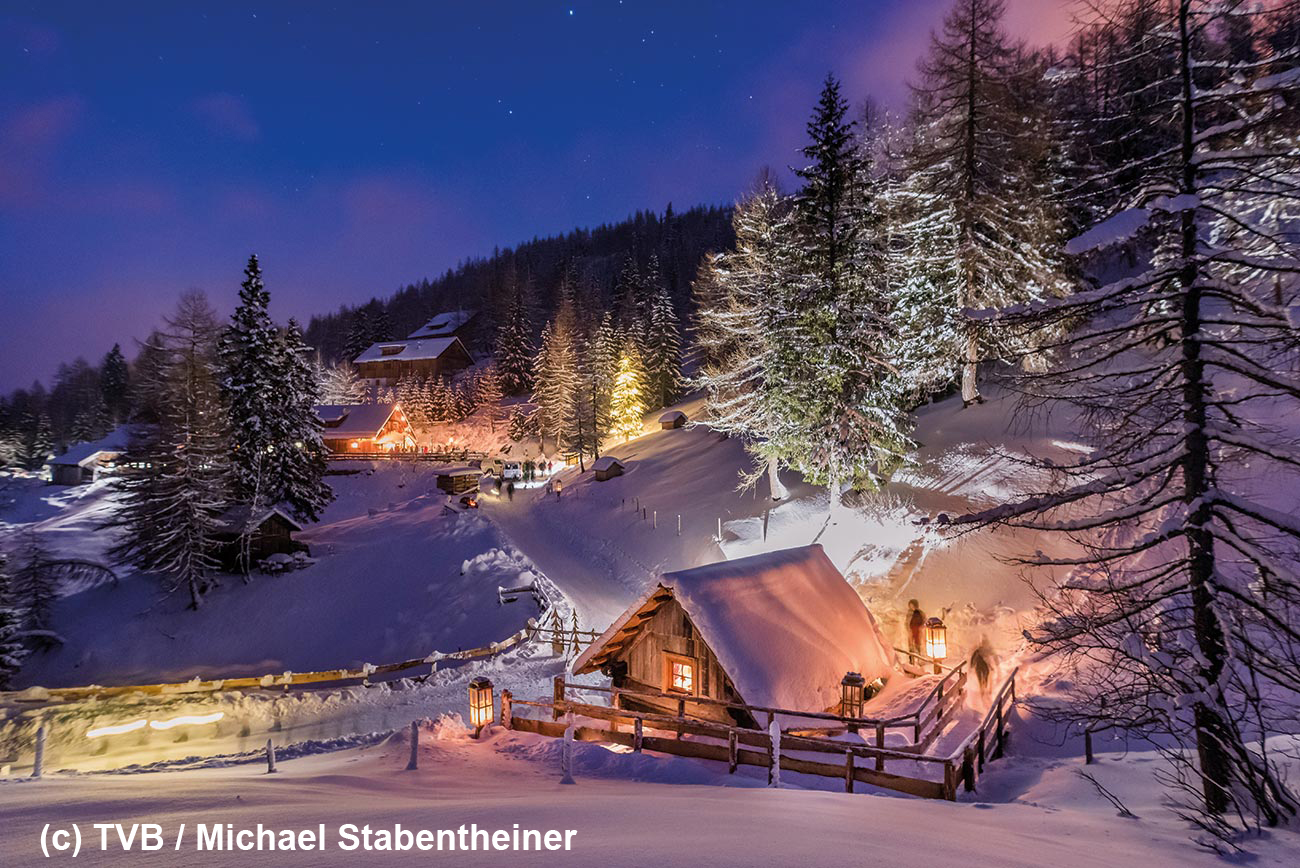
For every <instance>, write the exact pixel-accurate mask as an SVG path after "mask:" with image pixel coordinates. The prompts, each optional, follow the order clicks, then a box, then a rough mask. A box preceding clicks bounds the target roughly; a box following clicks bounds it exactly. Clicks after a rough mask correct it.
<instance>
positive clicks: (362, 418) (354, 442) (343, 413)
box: [314, 404, 415, 455]
mask: <svg viewBox="0 0 1300 868" xmlns="http://www.w3.org/2000/svg"><path fill="white" fill-rule="evenodd" d="M314 409H315V411H316V416H317V417H318V418H319V419H320V421H321V425H322V426H323V430H322V431H321V439H323V440H324V441H325V446H326V447H327V448H328V449H329V450H330V452H331V453H333V454H335V455H361V454H365V453H373V452H395V451H396V452H405V451H409V450H411V449H414V448H415V432H414V431H413V430H412V429H411V423H410V421H409V420H408V419H407V418H406V414H405V413H404V412H402V405H401V404H320V405H318V406H316V407H315V408H314Z"/></svg>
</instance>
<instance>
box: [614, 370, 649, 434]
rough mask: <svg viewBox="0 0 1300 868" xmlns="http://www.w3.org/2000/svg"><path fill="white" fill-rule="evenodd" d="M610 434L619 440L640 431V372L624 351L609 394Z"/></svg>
mask: <svg viewBox="0 0 1300 868" xmlns="http://www.w3.org/2000/svg"><path fill="white" fill-rule="evenodd" d="M609 412H610V417H611V420H610V421H611V424H610V434H612V435H613V436H614V437H615V438H617V439H619V440H631V439H632V438H633V437H640V436H641V433H642V422H641V417H643V416H644V415H645V412H646V407H645V403H644V402H643V401H642V400H641V374H640V371H639V370H638V369H637V365H636V364H635V363H634V362H633V360H632V357H631V356H629V355H628V354H627V353H624V354H623V355H622V356H620V357H619V360H618V373H617V374H615V375H614V389H613V392H612V393H611V394H610V399H609Z"/></svg>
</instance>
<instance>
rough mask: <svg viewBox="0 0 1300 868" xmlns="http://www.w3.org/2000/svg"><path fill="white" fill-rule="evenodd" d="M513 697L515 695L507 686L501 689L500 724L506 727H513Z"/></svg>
mask: <svg viewBox="0 0 1300 868" xmlns="http://www.w3.org/2000/svg"><path fill="white" fill-rule="evenodd" d="M514 698H515V695H514V694H513V693H511V692H510V689H509V688H506V689H505V690H502V691H501V725H502V726H503V727H505V728H506V729H514V723H513V721H514V717H515V703H514Z"/></svg>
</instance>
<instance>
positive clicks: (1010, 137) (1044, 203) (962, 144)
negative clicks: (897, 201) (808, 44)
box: [910, 0, 1068, 403]
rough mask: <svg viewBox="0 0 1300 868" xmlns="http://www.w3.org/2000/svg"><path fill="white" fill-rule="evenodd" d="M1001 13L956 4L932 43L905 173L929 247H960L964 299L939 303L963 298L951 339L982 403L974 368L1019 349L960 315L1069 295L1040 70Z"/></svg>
mask: <svg viewBox="0 0 1300 868" xmlns="http://www.w3.org/2000/svg"><path fill="white" fill-rule="evenodd" d="M1003 12H1004V0H956V3H955V4H954V6H953V8H952V10H951V11H950V12H949V13H948V16H947V17H946V18H945V19H944V25H943V30H942V33H940V34H934V35H933V36H932V40H931V41H932V44H931V48H930V52H929V55H928V57H927V58H926V59H925V60H924V61H923V62H922V64H921V79H922V80H921V83H920V84H919V85H917V86H916V87H914V89H913V95H914V107H913V115H914V119H913V123H914V124H915V126H916V127H917V128H918V130H917V134H916V137H915V140H914V141H915V145H916V148H915V151H914V153H913V155H912V165H911V166H910V171H911V172H912V173H913V174H915V175H916V176H917V178H916V180H917V183H918V185H919V187H920V191H921V192H922V193H923V194H925V195H922V196H918V197H917V198H916V199H915V204H916V205H917V206H918V207H919V208H921V209H927V208H928V210H923V211H922V212H921V213H920V214H919V215H918V218H917V219H918V220H920V221H922V222H928V223H929V224H931V225H930V227H929V228H927V229H922V230H921V231H923V232H925V234H927V235H928V236H929V238H930V240H931V243H933V242H934V241H941V240H945V239H949V238H951V240H952V241H955V246H952V247H950V248H949V249H947V250H946V251H944V254H943V255H944V256H945V257H946V258H948V259H949V260H950V261H951V264H952V268H951V269H950V270H951V271H954V272H955V273H956V274H957V275H958V276H959V278H960V284H959V286H958V288H957V292H956V293H954V292H953V290H952V289H951V288H950V287H939V288H937V289H938V291H937V292H936V293H935V294H936V296H937V297H939V298H948V297H951V296H952V295H954V294H956V295H958V300H959V303H960V308H958V309H953V310H949V311H948V312H947V315H948V317H949V322H950V325H949V326H948V330H949V331H950V332H953V333H956V339H957V340H958V341H959V342H960V344H961V346H962V354H961V356H960V358H958V359H954V360H952V363H953V366H954V367H956V366H958V365H960V368H961V372H962V373H961V383H962V398H963V400H964V401H965V402H966V403H972V402H975V401H978V400H980V395H979V388H978V382H977V379H978V364H979V362H980V361H981V360H982V359H985V358H990V357H998V356H1002V355H1005V354H1007V353H1009V352H1011V351H1012V350H1014V349H1015V348H1007V347H1004V346H1000V345H999V344H997V343H996V342H995V335H992V334H990V333H985V332H982V331H981V330H980V328H979V324H978V323H976V322H974V321H972V320H969V319H964V318H963V317H962V315H961V313H962V309H965V308H972V309H974V308H985V309H987V308H996V307H1006V306H1010V305H1014V304H1019V303H1022V302H1027V301H1032V300H1036V299H1042V298H1050V297H1055V296H1060V295H1063V294H1065V292H1066V291H1067V290H1068V286H1067V284H1066V283H1065V281H1064V278H1063V276H1062V269H1061V264H1060V262H1059V250H1060V242H1061V240H1062V239H1061V237H1060V223H1061V221H1060V218H1059V215H1058V214H1057V209H1056V206H1055V200H1054V198H1053V196H1054V192H1055V191H1054V178H1053V177H1052V176H1051V173H1050V171H1048V166H1049V164H1050V157H1051V137H1050V136H1049V135H1048V134H1047V130H1048V125H1047V124H1046V123H1045V122H1044V121H1043V119H1042V117H1041V114H1042V111H1043V109H1044V108H1045V106H1046V104H1047V102H1048V101H1047V100H1046V99H1043V98H1041V97H1040V94H1039V93H1038V91H1037V89H1036V88H1033V87H1031V86H1030V85H1031V84H1032V83H1033V81H1034V80H1035V76H1034V72H1035V71H1034V70H1030V69H1027V68H1026V65H1027V64H1032V62H1033V61H1032V60H1031V59H1029V58H1027V57H1026V56H1025V55H1024V54H1023V53H1022V52H1018V51H1016V50H1015V49H1014V47H1013V46H1012V45H1011V43H1010V41H1009V39H1008V38H1007V35H1006V33H1005V32H1004V31H1003V30H1002V17H1003ZM1037 75H1038V78H1039V79H1041V71H1038V74H1037ZM948 221H953V222H955V224H956V232H955V237H951V234H950V233H949V232H947V231H946V227H945V226H944V224H945V223H946V222H948ZM927 259H928V257H927ZM931 261H932V260H931ZM948 270H949V269H945V270H943V271H948ZM920 271H921V274H922V275H925V271H926V270H925V269H921V270H920ZM941 273H943V272H941ZM931 274H933V272H931ZM945 342H946V341H945Z"/></svg>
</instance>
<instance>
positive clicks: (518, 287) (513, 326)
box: [497, 274, 534, 395]
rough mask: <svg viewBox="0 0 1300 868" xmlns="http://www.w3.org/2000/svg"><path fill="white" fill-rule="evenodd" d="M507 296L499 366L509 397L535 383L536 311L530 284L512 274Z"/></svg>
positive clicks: (504, 387)
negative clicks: (533, 308)
mask: <svg viewBox="0 0 1300 868" xmlns="http://www.w3.org/2000/svg"><path fill="white" fill-rule="evenodd" d="M508 293H509V294H508V297H507V303H506V308H505V311H504V312H503V314H502V317H501V324H500V327H499V329H498V331H497V365H498V366H499V367H500V371H501V387H502V389H503V390H504V391H505V393H506V394H508V395H518V394H519V393H521V392H525V391H527V390H528V389H529V387H531V386H532V382H533V356H534V351H533V322H532V316H533V311H532V304H531V300H530V295H531V293H530V290H529V284H528V282H527V281H521V280H519V279H517V278H515V277H514V275H513V274H512V275H511V282H510V285H509V287H508Z"/></svg>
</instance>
